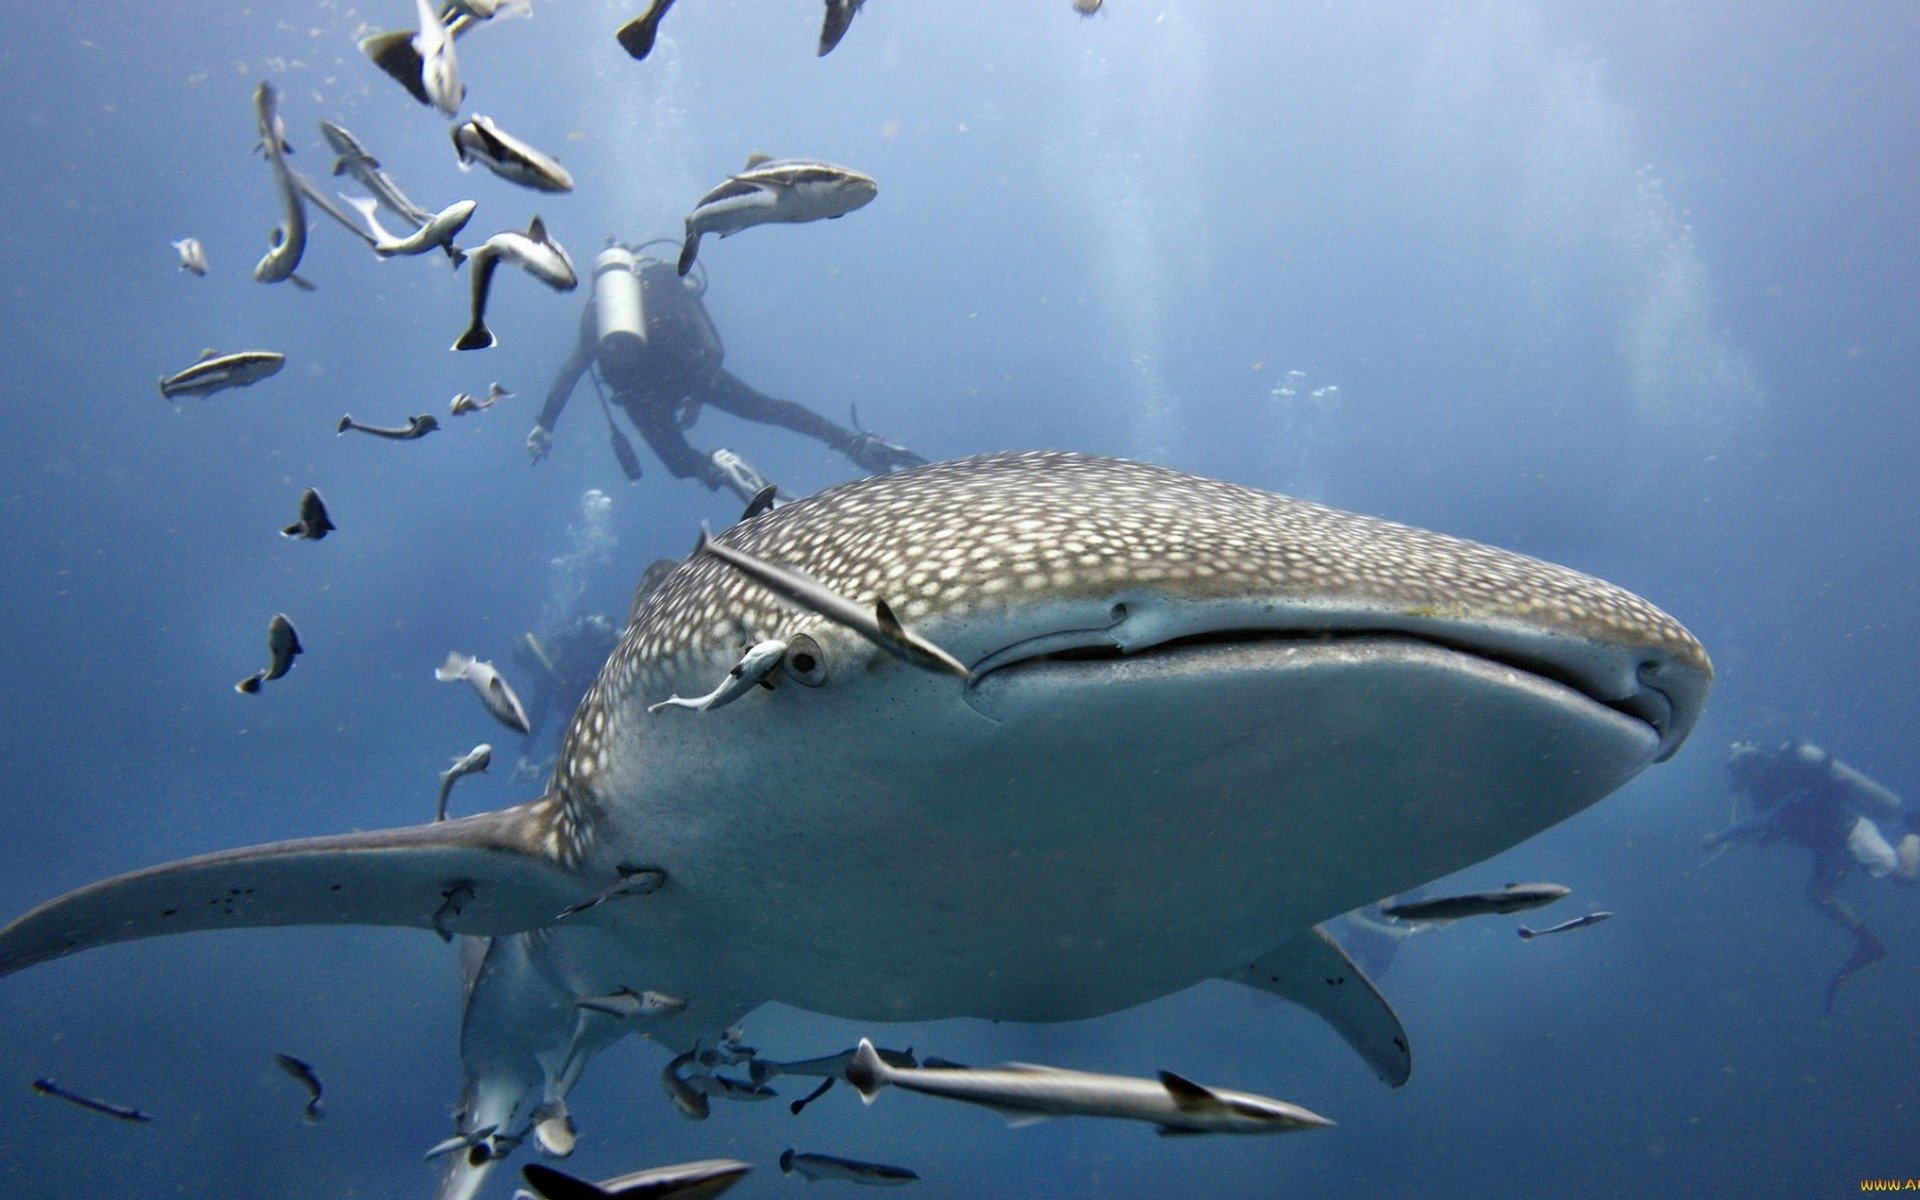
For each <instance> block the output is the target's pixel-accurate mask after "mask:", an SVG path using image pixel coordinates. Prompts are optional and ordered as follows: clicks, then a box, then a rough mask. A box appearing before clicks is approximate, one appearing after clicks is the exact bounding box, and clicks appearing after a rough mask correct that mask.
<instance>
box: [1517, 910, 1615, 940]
mask: <svg viewBox="0 0 1920 1200" xmlns="http://www.w3.org/2000/svg"><path fill="white" fill-rule="evenodd" d="M1612 915H1613V914H1612V913H1610V912H1608V911H1606V910H1605V909H1601V910H1599V911H1598V912H1590V913H1588V914H1587V915H1586V916H1584V917H1575V918H1574V919H1573V920H1571V921H1562V922H1560V923H1559V924H1558V925H1549V926H1547V927H1546V928H1545V929H1528V928H1527V927H1526V926H1525V925H1522V926H1521V927H1520V937H1521V938H1522V940H1525V941H1532V940H1533V939H1534V938H1537V937H1545V936H1546V935H1547V934H1549V933H1565V932H1566V931H1567V930H1569V929H1584V928H1586V927H1587V926H1589V925H1598V924H1599V923H1600V922H1602V921H1604V920H1606V919H1607V918H1608V917H1611V916H1612Z"/></svg>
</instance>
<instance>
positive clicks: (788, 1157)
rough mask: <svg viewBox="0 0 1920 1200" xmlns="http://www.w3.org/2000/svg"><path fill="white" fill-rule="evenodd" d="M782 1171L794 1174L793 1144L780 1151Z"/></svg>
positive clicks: (786, 1173)
mask: <svg viewBox="0 0 1920 1200" xmlns="http://www.w3.org/2000/svg"><path fill="white" fill-rule="evenodd" d="M780 1173H781V1174H782V1175H791V1174H793V1147H792V1146H788V1147H787V1148H786V1149H785V1150H782V1151H781V1152H780Z"/></svg>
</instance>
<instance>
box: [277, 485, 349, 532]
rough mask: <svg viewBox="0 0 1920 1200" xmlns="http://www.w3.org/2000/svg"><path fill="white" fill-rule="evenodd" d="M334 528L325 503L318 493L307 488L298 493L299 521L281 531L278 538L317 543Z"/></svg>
mask: <svg viewBox="0 0 1920 1200" xmlns="http://www.w3.org/2000/svg"><path fill="white" fill-rule="evenodd" d="M335 528H336V526H335V525H334V523H333V518H332V516H331V515H329V514H328V512H327V502H326V501H325V500H323V499H321V498H320V493H319V492H317V491H315V490H313V489H312V488H308V489H307V490H306V491H304V492H301V493H300V519H299V520H297V521H295V522H294V523H293V524H291V525H288V526H287V527H286V528H284V529H282V530H281V531H280V536H281V537H283V538H299V539H301V540H303V541H308V542H317V541H319V540H320V539H321V538H323V537H326V536H327V535H328V534H329V533H332V532H333V530H334V529H335Z"/></svg>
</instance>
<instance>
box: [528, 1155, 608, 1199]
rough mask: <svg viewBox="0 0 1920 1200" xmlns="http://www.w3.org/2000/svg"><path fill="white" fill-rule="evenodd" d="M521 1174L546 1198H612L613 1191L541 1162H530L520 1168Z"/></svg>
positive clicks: (530, 1185) (529, 1184)
mask: <svg viewBox="0 0 1920 1200" xmlns="http://www.w3.org/2000/svg"><path fill="white" fill-rule="evenodd" d="M520 1174H521V1175H522V1176H524V1177H525V1178H526V1181H527V1186H529V1187H531V1188H532V1189H533V1190H534V1191H536V1192H538V1193H540V1195H542V1196H544V1197H546V1200H610V1197H612V1196H613V1193H612V1192H609V1191H607V1190H606V1189H605V1188H603V1187H600V1186H599V1185H598V1184H592V1183H588V1182H587V1181H586V1180H584V1179H576V1178H575V1177H573V1176H572V1175H569V1174H567V1173H566V1172H565V1171H556V1170H554V1169H553V1168H552V1167H547V1166H542V1165H540V1164H539V1163H528V1164H527V1165H526V1166H524V1167H521V1168H520Z"/></svg>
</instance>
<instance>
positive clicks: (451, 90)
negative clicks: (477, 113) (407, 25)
mask: <svg viewBox="0 0 1920 1200" xmlns="http://www.w3.org/2000/svg"><path fill="white" fill-rule="evenodd" d="M413 9H414V16H415V19H416V20H418V21H419V23H420V31H419V32H418V33H416V34H414V35H413V49H414V53H416V54H418V55H419V56H420V86H421V87H423V88H425V89H426V91H427V99H428V100H431V101H432V102H433V106H434V107H435V108H437V109H439V110H440V111H441V112H442V113H445V114H446V115H447V116H449V117H451V116H452V115H454V114H455V113H457V112H459V111H460V102H461V101H462V100H464V99H466V96H467V87H466V85H465V84H463V83H461V82H460V59H459V57H458V56H457V55H456V54H455V53H454V50H453V35H451V34H449V33H448V32H447V27H446V25H444V24H443V23H442V22H441V20H440V14H439V12H438V11H436V10H435V9H434V7H433V4H432V3H431V0H413Z"/></svg>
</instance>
